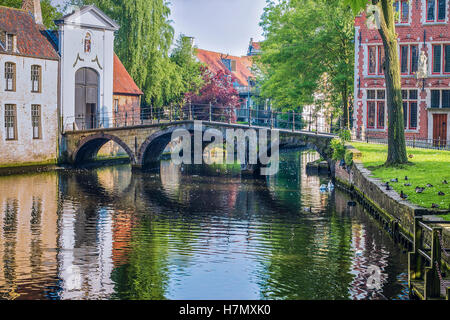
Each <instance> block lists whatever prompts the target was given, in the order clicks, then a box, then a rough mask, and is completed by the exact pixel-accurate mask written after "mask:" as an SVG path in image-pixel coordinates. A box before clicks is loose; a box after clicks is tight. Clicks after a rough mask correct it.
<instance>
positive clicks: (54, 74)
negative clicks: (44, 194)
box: [0, 54, 58, 166]
mask: <svg viewBox="0 0 450 320" xmlns="http://www.w3.org/2000/svg"><path fill="white" fill-rule="evenodd" d="M6 62H13V63H15V64H16V91H15V92H9V91H5V86H6V81H5V63H6ZM32 65H39V66H41V72H42V90H41V93H32V92H31V66H32ZM57 89H58V61H56V60H44V59H36V58H28V57H21V56H14V55H5V54H0V150H1V152H0V166H2V165H8V164H9V165H11V164H14V165H20V164H31V163H43V162H49V161H53V160H55V159H56V158H57V144H58V92H57ZM5 104H15V105H16V114H17V136H18V137H17V140H11V141H7V140H6V130H5ZM32 104H38V105H41V127H42V138H41V139H39V140H36V139H33V132H32V125H31V105H32Z"/></svg>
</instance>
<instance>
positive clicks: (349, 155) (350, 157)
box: [344, 150, 353, 166]
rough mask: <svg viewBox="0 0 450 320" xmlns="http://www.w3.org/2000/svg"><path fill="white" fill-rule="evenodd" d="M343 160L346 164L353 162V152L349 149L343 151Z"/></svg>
mask: <svg viewBox="0 0 450 320" xmlns="http://www.w3.org/2000/svg"><path fill="white" fill-rule="evenodd" d="M344 161H345V164H346V165H348V166H351V165H352V164H353V152H352V151H351V150H346V151H345V156H344Z"/></svg>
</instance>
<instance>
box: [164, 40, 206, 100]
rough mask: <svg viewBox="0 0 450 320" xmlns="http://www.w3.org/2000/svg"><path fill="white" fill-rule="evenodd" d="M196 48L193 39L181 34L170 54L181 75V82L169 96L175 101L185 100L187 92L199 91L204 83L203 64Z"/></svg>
mask: <svg viewBox="0 0 450 320" xmlns="http://www.w3.org/2000/svg"><path fill="white" fill-rule="evenodd" d="M195 50H196V49H195V48H193V47H192V43H191V39H190V38H189V37H185V36H184V35H180V37H179V38H178V40H177V42H176V45H175V48H174V49H173V51H172V53H171V55H170V60H171V61H172V62H173V63H174V64H175V66H176V74H177V75H179V76H180V84H179V86H178V87H176V88H174V89H175V90H173V92H172V93H171V94H172V97H171V98H169V100H172V101H174V102H175V103H181V102H183V99H184V95H185V93H187V92H194V93H197V92H198V90H199V89H200V88H201V86H202V85H203V79H202V64H201V63H200V62H198V61H197V59H196V58H195Z"/></svg>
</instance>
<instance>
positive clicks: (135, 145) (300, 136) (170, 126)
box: [61, 120, 335, 168]
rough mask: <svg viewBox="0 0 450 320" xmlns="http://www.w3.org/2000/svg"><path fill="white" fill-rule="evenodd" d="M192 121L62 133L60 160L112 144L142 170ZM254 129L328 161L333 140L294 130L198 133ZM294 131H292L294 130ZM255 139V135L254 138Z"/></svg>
mask: <svg viewBox="0 0 450 320" xmlns="http://www.w3.org/2000/svg"><path fill="white" fill-rule="evenodd" d="M194 123H195V121H193V120H178V121H168V122H159V123H155V124H141V125H133V126H124V127H113V128H97V129H91V130H81V131H76V130H73V131H66V132H65V133H64V134H63V145H62V148H61V149H62V156H63V159H64V161H65V162H66V163H69V164H81V163H84V162H88V161H90V160H93V159H94V158H95V157H96V155H97V153H98V151H99V150H100V148H101V147H102V146H103V145H104V144H106V143H107V142H109V141H114V142H115V143H117V144H118V145H119V146H121V147H122V148H123V150H125V152H126V153H127V154H128V156H129V158H130V162H131V164H132V166H133V167H134V168H144V167H148V166H149V165H151V164H153V163H155V162H157V161H158V160H159V159H160V157H161V155H162V153H163V151H164V149H165V148H166V147H167V145H168V144H169V142H170V141H171V139H172V133H173V132H174V131H175V130H177V129H184V130H187V131H189V132H190V133H191V135H192V134H193V132H194ZM249 128H252V129H257V132H258V130H268V131H269V132H273V131H274V130H277V131H278V132H279V137H280V141H279V145H280V149H283V148H296V147H310V148H312V149H315V150H316V151H317V152H319V154H320V155H321V156H322V157H324V158H325V159H329V158H330V154H331V150H330V141H331V139H333V138H334V137H335V136H334V135H332V134H328V133H327V134H325V133H317V132H316V133H314V132H308V131H303V130H295V129H273V128H266V127H256V126H252V127H250V126H248V125H242V124H232V123H225V122H216V121H206V122H202V131H203V132H204V131H206V130H208V129H213V130H216V131H219V132H220V133H221V134H222V136H223V137H226V130H227V129H243V130H246V129H249ZM294 128H295V127H294ZM257 136H258V139H259V134H258V135H257ZM269 143H270V142H269Z"/></svg>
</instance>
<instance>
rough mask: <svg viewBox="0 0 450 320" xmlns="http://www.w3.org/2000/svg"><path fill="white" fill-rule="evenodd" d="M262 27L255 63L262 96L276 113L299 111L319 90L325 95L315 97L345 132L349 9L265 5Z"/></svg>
mask: <svg viewBox="0 0 450 320" xmlns="http://www.w3.org/2000/svg"><path fill="white" fill-rule="evenodd" d="M330 7H332V8H333V10H332V12H331V10H330ZM261 26H262V27H263V29H264V33H265V36H266V40H265V41H264V42H263V43H262V48H263V54H262V56H261V58H260V61H259V62H258V64H259V65H260V69H261V70H262V73H263V78H262V79H261V82H262V95H263V96H264V97H266V98H271V99H272V103H273V105H275V106H277V107H278V108H281V109H284V110H291V109H296V110H298V111H301V109H302V107H301V106H302V105H305V104H313V103H314V102H315V100H316V99H315V97H316V96H317V93H319V92H318V90H319V89H318V88H320V87H322V89H323V90H325V89H326V92H320V93H324V94H325V96H327V97H329V101H327V103H329V104H331V105H332V106H334V108H335V109H338V110H340V114H341V115H343V118H344V124H345V127H349V125H350V123H349V122H350V121H349V118H350V117H349V107H348V101H349V97H350V96H351V92H352V88H353V60H354V59H353V56H354V45H353V43H352V41H353V39H354V24H353V15H352V12H351V10H350V9H349V8H348V6H343V5H342V3H341V2H340V0H282V1H269V2H268V5H267V7H266V8H265V12H264V14H263V17H262V22H261ZM324 75H326V77H325V78H327V79H329V80H328V82H329V85H327V86H324V85H323V83H322V82H323V79H324Z"/></svg>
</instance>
